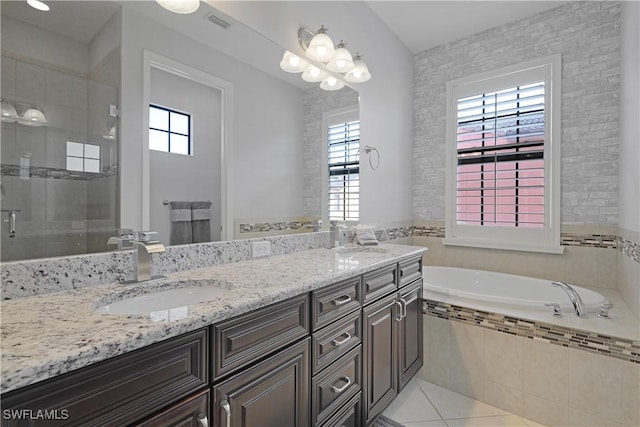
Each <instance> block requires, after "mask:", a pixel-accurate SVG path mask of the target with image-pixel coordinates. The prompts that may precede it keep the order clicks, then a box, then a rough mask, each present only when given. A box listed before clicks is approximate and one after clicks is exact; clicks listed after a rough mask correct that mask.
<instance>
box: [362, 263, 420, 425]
mask: <svg viewBox="0 0 640 427" xmlns="http://www.w3.org/2000/svg"><path fill="white" fill-rule="evenodd" d="M363 282H364V284H365V301H369V302H368V303H366V304H365V306H364V308H363V310H362V312H363V333H362V340H363V363H364V368H363V395H364V403H363V404H364V412H365V416H364V421H363V424H364V425H370V424H372V423H373V422H374V421H375V420H376V418H378V416H379V415H380V414H381V413H382V412H383V411H384V410H385V408H386V407H387V406H388V405H389V403H391V402H392V401H393V399H395V397H396V396H397V395H398V393H399V392H400V391H401V390H402V388H403V387H404V386H405V385H406V384H407V382H409V380H410V379H411V378H412V377H413V375H415V373H416V372H418V370H419V369H420V367H421V366H422V353H423V350H422V343H423V336H422V258H421V257H420V258H413V259H410V260H407V261H403V262H401V263H398V264H397V266H393V268H392V269H390V267H385V268H382V269H380V270H377V271H373V272H371V273H367V274H365V275H364V276H363ZM367 283H370V284H371V285H367ZM381 289H384V290H385V291H386V292H385V293H382V292H380V290H381ZM370 295H371V296H370Z"/></svg>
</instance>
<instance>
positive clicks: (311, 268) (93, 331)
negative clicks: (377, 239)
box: [0, 244, 426, 393]
mask: <svg viewBox="0 0 640 427" xmlns="http://www.w3.org/2000/svg"><path fill="white" fill-rule="evenodd" d="M425 250H426V248H423V247H416V246H404V245H392V244H384V245H380V246H377V247H375V248H374V249H372V250H347V251H344V250H343V251H341V250H333V249H314V250H309V251H303V252H297V253H293V254H289V255H280V256H272V257H269V258H263V259H256V260H251V261H243V262H237V263H232V264H224V265H220V266H216V267H209V268H203V269H198V270H190V271H185V272H181V273H174V274H170V275H168V276H167V277H166V278H163V279H158V280H155V281H152V282H147V283H142V284H134V285H127V286H125V285H122V284H117V283H114V284H108V285H102V286H98V287H92V288H84V289H78V290H73V291H64V292H57V293H51V294H46V295H37V296H32V297H26V298H19V299H16V300H11V301H2V303H1V307H2V325H1V328H0V330H1V332H2V344H1V345H2V359H1V361H2V384H1V387H0V391H1V392H3V393H4V392H7V391H10V390H14V389H17V388H20V387H24V386H26V385H29V384H32V383H35V382H38V381H42V380H44V379H47V378H51V377H54V376H56V375H60V374H62V373H65V372H69V371H72V370H74V369H78V368H81V367H83V366H87V365H89V364H92V363H96V362H99V361H101V360H105V359H108V358H110V357H114V356H117V355H120V354H123V353H126V352H129V351H132V350H135V349H138V348H141V347H144V346H147V345H149V344H153V343H155V342H158V341H162V340H164V339H168V338H171V337H174V336H177V335H180V334H183V333H186V332H188V331H192V330H196V329H198V328H201V327H204V326H207V325H211V324H213V323H216V322H219V321H221V320H224V319H227V318H230V317H233V316H236V315H239V314H242V313H247V312H250V311H252V310H255V309H257V308H260V307H264V306H267V305H270V304H272V303H275V302H277V301H282V300H284V299H287V298H290V297H293V296H296V295H300V294H303V293H305V292H309V291H311V290H314V289H318V288H321V287H323V286H327V285H330V284H332V283H335V282H338V281H340V280H343V279H346V278H349V277H353V276H357V275H359V274H362V273H364V272H367V271H371V270H374V269H376V268H378V267H382V266H384V265H388V264H390V263H393V262H397V261H401V260H403V259H406V258H410V257H412V256H417V255H420V254H421V253H422V252H424V251H425ZM203 280H205V282H202V281H203ZM202 283H205V284H206V283H212V284H215V285H218V286H220V287H222V288H224V290H225V291H224V292H223V293H222V294H221V295H220V296H218V297H217V298H215V299H214V300H211V301H207V302H202V303H197V304H193V305H190V306H188V307H182V308H180V309H175V310H166V311H164V312H162V311H160V312H155V313H154V314H152V315H149V314H147V315H139V316H132V315H113V314H100V313H97V312H95V311H94V309H96V307H98V306H102V305H104V304H108V303H109V302H111V301H114V300H117V299H122V298H125V297H127V296H130V295H131V296H133V295H136V294H139V293H140V292H141V290H145V289H164V288H171V287H174V286H190V285H194V284H195V285H196V286H200V285H202Z"/></svg>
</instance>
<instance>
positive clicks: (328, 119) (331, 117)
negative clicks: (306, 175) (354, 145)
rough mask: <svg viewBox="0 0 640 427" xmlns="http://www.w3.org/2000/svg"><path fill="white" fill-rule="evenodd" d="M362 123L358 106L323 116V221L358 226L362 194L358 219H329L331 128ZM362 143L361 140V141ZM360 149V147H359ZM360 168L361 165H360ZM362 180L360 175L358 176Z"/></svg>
mask: <svg viewBox="0 0 640 427" xmlns="http://www.w3.org/2000/svg"><path fill="white" fill-rule="evenodd" d="M353 121H360V109H359V107H358V106H357V105H355V106H353V105H352V106H348V107H344V108H339V109H335V110H331V111H328V112H325V113H323V114H322V154H323V155H322V159H323V163H322V202H321V204H322V221H323V223H325V224H328V223H329V222H330V221H338V222H341V223H346V224H350V223H352V224H357V223H358V221H359V219H360V193H359V192H358V219H348V220H335V219H330V217H329V179H330V176H329V135H328V133H329V132H328V131H329V127H331V126H335V125H337V124H340V123H349V122H353ZM360 141H361V140H360ZM359 148H360V147H359ZM359 160H360V159H359V158H358V161H359ZM358 166H360V165H358ZM358 179H359V180H360V173H359V174H358Z"/></svg>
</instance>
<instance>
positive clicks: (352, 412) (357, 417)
mask: <svg viewBox="0 0 640 427" xmlns="http://www.w3.org/2000/svg"><path fill="white" fill-rule="evenodd" d="M361 399H362V392H360V393H358V394H356V395H355V396H354V397H353V398H352V399H351V400H349V401H348V402H347V403H345V405H344V406H343V407H342V408H340V409H338V412H336V414H335V415H333V416H332V417H331V418H329V419H328V420H327V421H326V422H325V423H324V424H322V427H360V426H361V425H362V421H361V420H362V416H361V414H362V409H361V408H362V402H361Z"/></svg>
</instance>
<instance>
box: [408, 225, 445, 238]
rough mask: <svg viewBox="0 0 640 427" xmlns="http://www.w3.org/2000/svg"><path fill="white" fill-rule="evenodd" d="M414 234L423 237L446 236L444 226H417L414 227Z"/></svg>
mask: <svg viewBox="0 0 640 427" xmlns="http://www.w3.org/2000/svg"><path fill="white" fill-rule="evenodd" d="M413 235H414V236H421V237H443V238H444V227H422V226H415V227H413Z"/></svg>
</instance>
